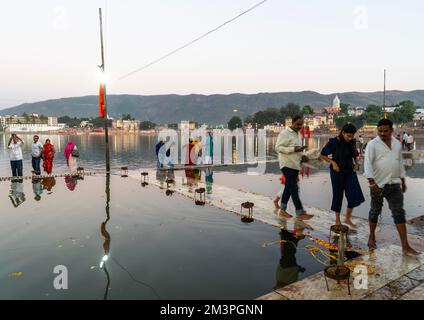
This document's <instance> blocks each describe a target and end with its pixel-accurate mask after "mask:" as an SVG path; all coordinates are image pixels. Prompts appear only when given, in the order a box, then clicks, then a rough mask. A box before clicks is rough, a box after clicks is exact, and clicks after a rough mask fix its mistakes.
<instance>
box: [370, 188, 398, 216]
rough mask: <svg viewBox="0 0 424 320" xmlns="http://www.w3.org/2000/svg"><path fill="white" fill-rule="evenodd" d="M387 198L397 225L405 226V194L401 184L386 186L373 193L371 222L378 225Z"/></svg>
mask: <svg viewBox="0 0 424 320" xmlns="http://www.w3.org/2000/svg"><path fill="white" fill-rule="evenodd" d="M384 198H386V200H387V202H388V203H389V208H390V211H391V212H392V216H393V220H394V222H395V224H403V223H405V222H406V219H405V210H404V209H403V192H402V189H401V187H400V184H398V183H397V184H386V185H385V186H384V187H383V189H380V191H378V192H371V209H370V214H369V221H370V222H372V223H377V221H378V216H379V215H380V214H381V210H382V208H383V200H384Z"/></svg>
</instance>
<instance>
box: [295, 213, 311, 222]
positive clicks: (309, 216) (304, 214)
mask: <svg viewBox="0 0 424 320" xmlns="http://www.w3.org/2000/svg"><path fill="white" fill-rule="evenodd" d="M313 216H314V215H313V214H307V213H306V212H305V213H303V214H301V215H299V216H297V217H296V218H297V219H298V220H302V221H304V220H309V219H311V218H312V217H313Z"/></svg>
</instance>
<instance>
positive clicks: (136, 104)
mask: <svg viewBox="0 0 424 320" xmlns="http://www.w3.org/2000/svg"><path fill="white" fill-rule="evenodd" d="M335 95H336V93H334V94H320V93H318V92H314V91H302V92H279V93H257V94H239V93H234V94H228V95H223V94H214V95H200V94H190V95H176V94H169V95H151V96H147V95H127V94H120V95H108V97H107V102H108V113H109V116H111V117H113V118H120V117H121V116H122V115H123V114H130V115H131V116H132V117H134V118H136V119H140V120H149V121H152V122H155V123H176V122H179V121H181V120H193V121H197V122H199V123H207V124H210V125H218V124H224V123H227V122H228V120H229V119H230V118H231V117H232V116H233V115H237V116H239V117H240V118H242V119H244V118H245V117H247V116H248V115H251V114H253V113H255V112H257V111H259V110H264V109H266V108H270V107H274V108H280V107H281V106H284V105H286V104H287V103H288V102H294V103H297V104H299V105H300V106H304V105H310V106H312V107H313V108H314V109H315V110H319V109H322V108H323V107H327V106H330V105H331V104H332V101H333V99H334V97H335ZM337 95H338V96H339V98H340V101H341V102H342V103H349V104H350V105H352V106H367V105H369V104H378V105H382V104H383V92H344V93H337ZM402 100H412V101H414V102H415V104H416V105H418V106H424V90H414V91H397V90H394V91H387V92H386V105H391V104H396V103H399V102H400V101H402ZM234 110H237V111H234ZM24 112H26V113H28V114H30V113H32V112H35V113H38V114H43V115H46V116H64V115H68V116H71V117H78V118H79V117H96V116H97V115H98V97H97V96H94V95H93V96H83V97H71V98H61V99H53V100H46V101H40V102H34V103H24V104H21V105H18V106H15V107H11V108H6V109H0V115H15V114H16V115H21V114H22V113H24Z"/></svg>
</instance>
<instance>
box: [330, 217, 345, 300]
mask: <svg viewBox="0 0 424 320" xmlns="http://www.w3.org/2000/svg"><path fill="white" fill-rule="evenodd" d="M348 232H349V227H347V226H345V225H333V226H331V228H330V240H331V233H335V234H336V235H337V236H338V245H337V264H336V265H329V266H327V267H325V269H324V278H325V284H326V285H327V290H328V291H330V288H329V287H328V281H327V278H330V279H333V280H336V281H337V283H341V281H347V290H348V294H349V295H350V283H349V281H350V269H349V268H348V267H346V266H345V265H344V259H345V250H346V243H347V241H348V240H347V234H348Z"/></svg>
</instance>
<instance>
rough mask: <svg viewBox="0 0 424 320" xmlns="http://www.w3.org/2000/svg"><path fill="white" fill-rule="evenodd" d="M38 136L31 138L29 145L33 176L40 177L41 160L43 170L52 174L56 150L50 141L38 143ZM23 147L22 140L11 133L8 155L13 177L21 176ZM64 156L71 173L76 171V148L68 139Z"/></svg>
mask: <svg viewBox="0 0 424 320" xmlns="http://www.w3.org/2000/svg"><path fill="white" fill-rule="evenodd" d="M39 140H40V137H39V136H38V135H34V136H33V142H32V144H31V164H32V169H33V171H32V172H33V174H34V175H37V176H38V175H41V160H43V170H44V172H45V173H47V174H51V173H52V172H53V161H54V158H55V155H56V150H55V148H54V146H53V144H52V143H51V140H50V139H46V141H45V142H44V144H42V143H41V142H40V141H39ZM23 145H24V142H23V140H22V139H21V138H20V137H19V136H18V135H17V134H15V133H12V135H11V137H10V139H9V143H8V145H7V146H8V148H9V155H10V166H11V169H12V176H13V177H22V176H23V152H22V147H23ZM64 156H65V158H66V162H67V165H68V168H69V171H70V172H71V173H73V172H76V171H77V167H78V165H77V158H78V157H79V153H78V148H77V147H76V145H75V144H74V143H73V142H72V141H71V140H70V139H69V140H68V143H67V145H66V147H65V152H64Z"/></svg>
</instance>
